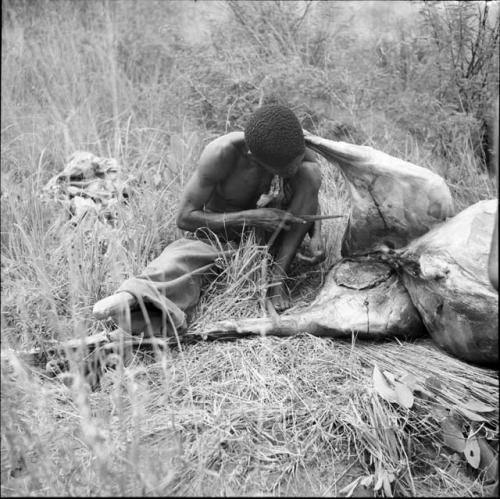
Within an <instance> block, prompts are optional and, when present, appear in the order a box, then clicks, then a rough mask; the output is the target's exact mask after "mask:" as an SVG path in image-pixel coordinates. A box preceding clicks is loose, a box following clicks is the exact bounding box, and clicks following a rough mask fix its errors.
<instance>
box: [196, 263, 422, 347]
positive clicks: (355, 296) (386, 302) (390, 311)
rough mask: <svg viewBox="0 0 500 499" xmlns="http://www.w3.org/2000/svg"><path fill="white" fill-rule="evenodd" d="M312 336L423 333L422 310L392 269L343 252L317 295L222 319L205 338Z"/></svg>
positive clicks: (370, 336)
mask: <svg viewBox="0 0 500 499" xmlns="http://www.w3.org/2000/svg"><path fill="white" fill-rule="evenodd" d="M302 332H307V333H310V334H313V335H316V336H328V337H332V338H351V337H352V335H357V336H358V337H359V338H360V339H372V340H381V339H387V338H394V337H398V338H406V339H409V338H415V337H418V336H421V335H423V334H425V329H424V327H423V324H422V321H421V319H420V316H419V314H418V312H417V310H416V309H415V307H414V306H413V304H412V302H411V299H410V297H409V295H408V292H407V291H406V289H405V288H404V286H403V284H402V283H401V280H400V278H399V276H398V275H397V273H396V272H394V271H393V270H392V269H391V267H389V266H388V265H387V264H385V263H382V262H377V261H371V260H370V259H369V258H362V257H360V258H357V259H350V258H346V259H343V260H341V261H340V262H338V263H337V264H336V265H334V267H333V268H332V269H331V270H330V272H329V273H328V276H327V278H326V281H325V284H324V286H323V288H322V289H321V291H320V293H319V294H318V296H317V297H316V299H315V300H314V301H313V302H312V303H311V304H309V305H308V306H307V307H304V308H303V309H301V310H298V311H295V312H293V313H284V314H282V315H280V316H279V317H278V318H277V319H276V320H273V319H271V318H261V319H240V320H237V321H221V322H218V323H216V324H213V325H212V326H208V327H207V328H205V330H204V335H205V336H206V337H207V338H221V337H228V336H231V337H232V336H240V335H243V336H245V335H258V334H261V335H274V336H293V335H295V334H298V333H302Z"/></svg>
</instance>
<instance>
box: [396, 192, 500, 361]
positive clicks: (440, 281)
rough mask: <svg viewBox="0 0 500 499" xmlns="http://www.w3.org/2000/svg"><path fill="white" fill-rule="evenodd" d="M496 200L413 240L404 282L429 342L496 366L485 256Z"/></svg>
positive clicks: (494, 308)
mask: <svg viewBox="0 0 500 499" xmlns="http://www.w3.org/2000/svg"><path fill="white" fill-rule="evenodd" d="M497 204H498V201H497V200H496V199H492V200H487V201H479V202H478V203H476V204H474V205H472V206H469V207H468V208H466V209H465V210H463V211H461V212H460V213H459V214H458V215H456V216H455V217H453V218H451V219H450V220H448V221H447V222H444V223H442V224H440V225H438V226H436V227H434V228H433V229H432V230H431V231H429V232H428V233H427V234H425V235H423V236H421V237H419V238H418V239H416V240H414V241H412V242H411V243H410V244H409V245H408V246H407V247H406V248H405V249H404V250H402V251H400V254H399V256H398V257H396V258H399V259H400V265H401V269H402V278H403V283H404V285H405V287H406V289H407V290H408V292H409V294H410V296H411V299H412V301H413V303H414V304H415V306H416V308H417V309H418V311H419V312H420V315H421V316H422V320H423V322H424V324H425V326H426V328H427V330H428V331H429V333H430V335H431V336H432V338H433V340H434V341H435V342H436V343H437V344H438V345H439V346H440V347H442V348H443V349H445V350H447V351H448V352H450V353H451V354H453V355H454V356H456V357H458V358H460V359H463V360H467V361H470V362H477V363H481V364H496V363H497V362H498V293H497V291H496V290H495V289H494V288H493V286H492V284H491V282H490V280H489V278H488V256H489V248H490V241H491V237H492V233H493V228H494V219H495V213H496V209H497Z"/></svg>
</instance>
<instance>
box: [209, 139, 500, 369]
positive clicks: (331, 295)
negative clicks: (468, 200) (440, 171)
mask: <svg viewBox="0 0 500 499" xmlns="http://www.w3.org/2000/svg"><path fill="white" fill-rule="evenodd" d="M307 141H308V145H309V146H311V147H312V148H313V149H315V150H316V151H317V152H319V153H320V154H321V155H323V156H324V157H325V158H326V159H328V160H329V161H331V162H334V163H336V164H338V165H339V166H340V168H341V169H342V172H343V174H344V176H345V178H346V180H347V183H348V186H349V190H350V193H351V195H352V197H353V203H352V205H353V210H352V213H351V217H350V221H349V226H348V231H349V234H348V238H347V239H346V244H345V245H344V254H345V252H347V251H358V252H359V251H365V253H368V254H369V256H365V257H361V256H357V257H351V258H344V259H343V260H341V261H340V262H338V263H337V264H336V265H335V266H334V267H333V268H332V269H331V270H330V272H329V274H328V276H327V279H326V282H325V285H324V287H323V289H322V290H321V291H320V293H319V295H318V296H317V298H316V299H315V300H314V302H313V303H311V304H310V305H309V306H308V307H306V308H305V309H302V310H299V311H297V312H295V313H293V314H290V313H288V314H287V313H285V314H282V315H281V316H279V318H278V319H276V320H272V319H270V318H263V319H244V320H241V321H233V322H227V321H225V322H221V323H218V324H214V325H212V326H211V327H210V328H208V330H207V334H208V336H212V337H214V336H217V335H219V334H223V335H230V334H231V333H235V334H275V335H293V334H297V333H299V332H302V331H305V332H309V333H311V334H315V335H323V336H331V337H349V336H351V334H353V333H355V334H357V336H358V337H359V338H366V339H368V338H371V339H380V338H385V337H391V336H392V337H394V336H399V337H415V336H418V335H420V334H423V333H424V332H425V328H426V329H427V330H428V332H429V333H430V334H431V336H432V338H433V339H434V340H435V341H436V343H437V344H438V345H440V346H441V347H442V348H444V349H445V350H447V351H448V352H450V353H452V354H453V355H455V356H457V357H459V358H461V359H464V360H467V361H472V362H478V363H484V364H491V363H495V362H497V361H498V312H497V307H498V295H497V293H495V291H494V289H493V287H492V286H491V284H490V282H489V280H488V274H487V269H488V266H487V261H488V252H489V247H490V241H491V237H492V232H493V226H494V213H495V209H496V203H497V202H496V201H495V200H492V201H482V202H480V203H477V204H475V205H473V206H471V207H469V208H467V209H466V210H464V211H463V212H461V213H459V214H458V215H457V216H455V217H453V218H451V219H449V220H447V221H444V220H445V219H446V217H448V216H450V215H451V214H452V212H453V203H452V198H451V194H450V191H449V189H448V187H447V186H446V184H445V182H444V180H443V179H442V178H441V177H439V176H438V175H436V174H434V173H432V172H430V171H429V170H426V169H424V168H421V167H418V166H416V165H412V164H410V163H406V162H404V161H401V160H398V159H397V158H393V157H391V156H389V155H387V154H384V153H382V152H380V151H375V150H374V149H371V148H367V147H362V146H356V145H352V144H346V143H342V142H334V141H330V140H326V139H322V138H320V137H314V136H311V135H308V136H307ZM419 236H420V237H419ZM387 243H390V244H389V246H392V247H396V248H399V249H392V248H389V247H386V248H385V249H384V250H381V249H380V248H381V246H382V245H383V244H387ZM395 271H397V272H395ZM408 293H409V294H408ZM415 307H416V309H415ZM417 311H418V313H417ZM420 317H421V318H422V319H423V324H422V322H421V318H420ZM424 325H425V328H424Z"/></svg>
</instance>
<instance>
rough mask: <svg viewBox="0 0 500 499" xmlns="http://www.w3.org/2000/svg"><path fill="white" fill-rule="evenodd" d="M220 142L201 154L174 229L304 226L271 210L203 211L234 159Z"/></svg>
mask: <svg viewBox="0 0 500 499" xmlns="http://www.w3.org/2000/svg"><path fill="white" fill-rule="evenodd" d="M223 139H224V138H223V137H222V138H219V139H216V140H215V141H213V142H211V143H210V144H208V145H207V146H206V147H205V149H204V151H203V153H202V154H201V157H200V161H199V165H198V168H197V169H196V171H195V173H194V174H193V176H192V177H191V179H190V180H189V182H188V183H187V185H186V187H185V189H184V193H183V196H182V199H181V202H180V206H179V212H178V215H177V226H178V227H179V228H180V229H183V230H189V231H194V230H196V229H198V228H201V227H208V228H209V229H211V230H213V231H214V232H223V231H225V230H226V229H241V228H242V227H243V226H247V227H261V228H263V229H265V230H268V231H274V230H275V229H276V228H277V227H279V225H280V223H281V222H282V221H283V219H286V220H287V221H288V222H289V223H291V222H293V223H301V224H304V223H305V222H304V221H303V220H302V219H300V218H297V217H293V216H291V215H290V214H287V213H286V212H285V211H283V210H278V209H275V208H259V209H252V210H243V211H228V212H223V213H216V212H211V211H206V210H205V205H206V203H208V201H209V200H210V198H211V196H212V194H213V192H214V190H215V188H216V186H217V184H218V183H220V182H222V181H223V180H224V179H225V178H227V176H228V175H229V174H230V173H231V169H232V167H233V165H234V164H235V162H236V161H237V160H238V157H237V154H238V153H237V151H236V149H235V148H234V146H232V145H231V144H228V143H227V142H224V141H223ZM289 228H290V225H289V224H286V226H285V227H284V229H285V230H288V229H289Z"/></svg>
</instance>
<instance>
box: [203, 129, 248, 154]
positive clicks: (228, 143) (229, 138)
mask: <svg viewBox="0 0 500 499" xmlns="http://www.w3.org/2000/svg"><path fill="white" fill-rule="evenodd" d="M244 143H245V135H244V133H243V132H230V133H226V134H225V135H221V136H219V137H217V138H215V139H213V140H212V141H211V142H209V143H208V144H207V146H206V149H209V150H212V151H218V152H221V153H223V152H229V151H236V150H239V149H240V148H241V147H242V146H243V144H244Z"/></svg>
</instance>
